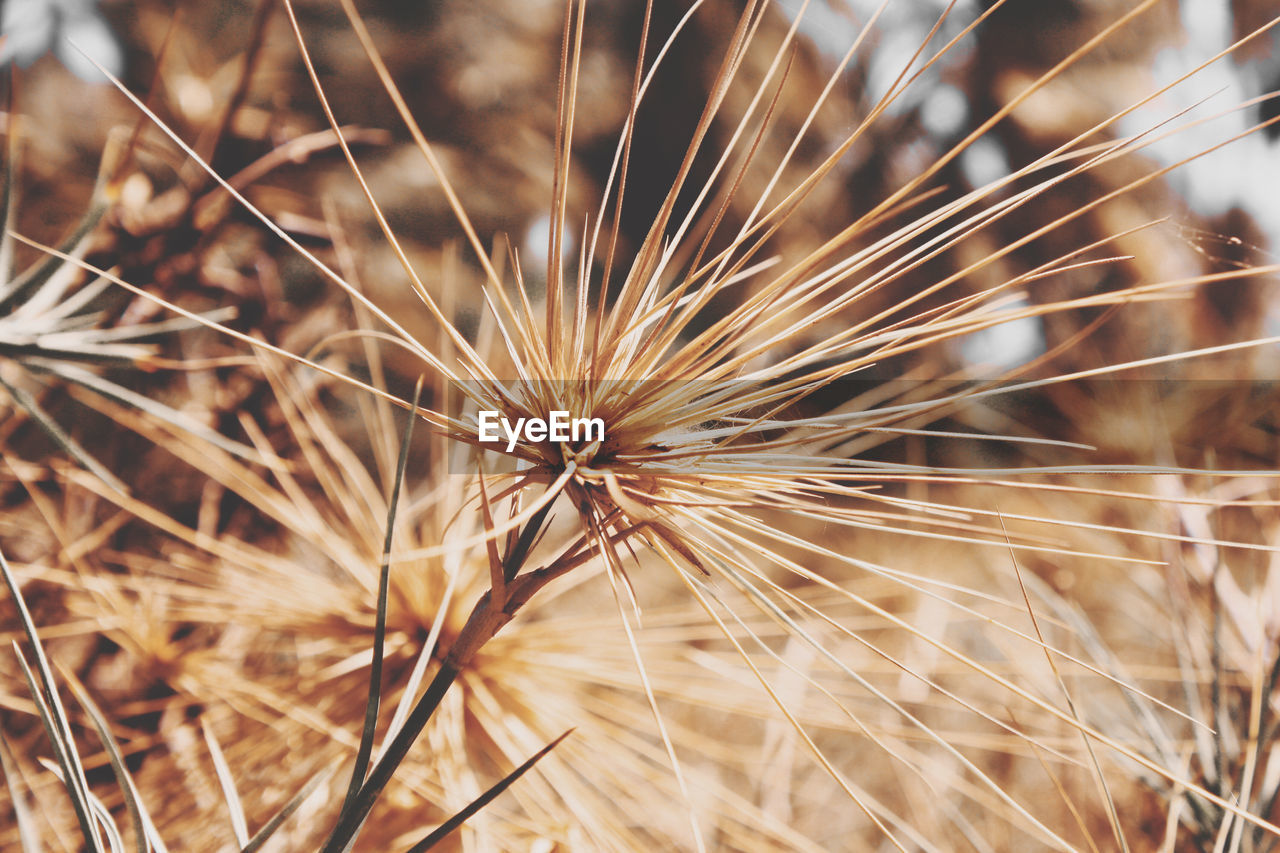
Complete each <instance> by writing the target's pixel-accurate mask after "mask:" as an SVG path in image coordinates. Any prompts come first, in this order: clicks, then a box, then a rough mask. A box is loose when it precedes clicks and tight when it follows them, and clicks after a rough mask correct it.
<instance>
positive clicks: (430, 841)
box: [409, 729, 573, 853]
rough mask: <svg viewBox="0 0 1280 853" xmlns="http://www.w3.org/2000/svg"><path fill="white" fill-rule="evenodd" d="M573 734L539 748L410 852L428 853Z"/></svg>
mask: <svg viewBox="0 0 1280 853" xmlns="http://www.w3.org/2000/svg"><path fill="white" fill-rule="evenodd" d="M571 734H573V729H569V731H567V732H565V733H564V734H562V735H560V737H558V738H556V739H555V740H553V741H552V742H551V743H549V744H547V745H546V746H544V747H543V748H542V749H540V750H538V751H537V752H536V753H534V754H533V755H531V756H530V757H529V760H528V761H526V762H525V763H524V764H521V765H520V766H519V767H517V768H516V769H515V770H512V771H511V772H510V773H508V774H507V775H506V776H505V777H503V779H502V781H500V782H498V783H497V784H495V785H494V786H493V787H492V788H490V789H489V790H487V791H485V792H484V793H483V794H481V795H480V796H479V797H477V798H476V799H474V800H472V801H471V802H470V803H469V804H468V805H467V807H466V808H465V809H463V810H462V811H460V812H458V813H457V814H455V815H454V816H453V817H451V818H449V819H448V820H447V821H445V822H444V823H442V824H440V826H439V827H438V828H437V829H435V830H434V831H433V832H432V833H431V834H430V835H428V836H427V837H426V838H424V839H422V840H421V841H419V842H418V843H417V844H415V845H413V846H412V847H410V848H409V853H426V851H427V850H430V849H431V848H432V847H435V846H436V845H437V844H439V843H440V842H441V841H444V839H445V838H447V837H448V836H449V834H450V833H451V832H453V831H454V830H455V829H457V828H458V827H460V826H462V824H464V823H466V822H467V820H468V819H469V818H470V817H471V816H472V815H474V814H475V813H476V812H478V811H480V810H481V809H482V808H484V807H485V806H487V805H489V803H491V802H493V800H494V799H495V798H497V797H498V796H499V795H500V794H501V793H502V792H503V791H505V790H507V789H508V788H510V787H511V786H512V785H513V784H515V782H516V780H517V779H519V778H520V777H521V776H523V775H524V774H525V773H528V772H529V771H530V770H532V769H533V766H534V765H535V764H537V763H538V762H539V761H541V760H542V759H543V757H544V756H546V755H547V753H549V752H551V750H553V749H555V748H556V747H557V746H559V745H560V742H561V741H562V740H564V739H565V738H567V737H568V736H569V735H571Z"/></svg>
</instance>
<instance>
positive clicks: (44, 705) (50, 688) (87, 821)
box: [0, 551, 103, 851]
mask: <svg viewBox="0 0 1280 853" xmlns="http://www.w3.org/2000/svg"><path fill="white" fill-rule="evenodd" d="M0 573H3V574H4V582H5V585H6V586H7V587H8V588H9V597H10V598H11V599H12V601H13V603H14V606H15V607H16V608H17V610H18V615H19V617H20V619H21V623H22V630H23V632H24V633H25V634H26V637H27V642H28V643H29V644H30V645H31V649H32V653H33V654H34V656H35V662H36V672H37V673H38V674H39V680H38V681H37V679H36V676H35V674H33V673H32V671H31V668H30V666H29V665H28V664H27V660H26V657H25V656H24V655H23V654H22V650H21V649H19V648H18V644H17V643H16V642H14V644H13V650H14V654H16V655H17V657H18V663H19V664H20V665H21V667H22V673H23V675H24V676H25V678H26V680H27V687H28V689H29V690H30V691H31V698H32V699H33V700H35V703H36V708H37V710H38V712H39V715H40V723H41V724H42V725H43V726H44V730H45V734H46V735H48V737H49V743H50V746H51V747H52V748H53V753H54V756H55V757H56V759H57V763H58V767H60V768H61V771H62V772H61V776H62V779H63V784H64V786H65V788H66V792H67V796H68V797H70V798H71V805H72V807H73V808H74V809H75V813H76V820H77V821H78V822H79V824H80V832H81V835H82V837H83V839H84V843H85V844H86V845H87V846H88V847H89V848H90V849H91V850H94V851H102V850H103V847H102V840H101V839H102V836H101V835H100V834H99V833H98V826H97V824H96V823H95V821H96V818H95V816H94V807H93V803H92V800H91V795H90V792H89V783H88V782H87V781H86V779H85V775H84V767H83V766H82V764H81V763H80V756H79V753H78V751H77V749H76V742H75V738H74V736H73V735H72V733H71V724H70V721H69V720H68V719H67V712H66V710H65V709H64V708H63V705H62V700H61V699H60V698H59V696H58V690H57V685H56V684H55V682H54V680H53V670H52V668H51V667H50V665H49V660H48V658H46V657H45V653H44V646H43V645H41V643H40V637H39V635H38V634H37V633H36V627H35V623H34V622H33V621H32V619H31V612H30V611H29V610H28V609H27V604H26V601H25V600H24V599H23V597H22V591H21V590H20V589H19V588H18V582H17V579H16V578H15V577H14V575H13V572H12V570H11V569H10V568H9V561H8V560H6V559H5V556H4V553H3V552H2V551H0Z"/></svg>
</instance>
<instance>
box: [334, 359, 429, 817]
mask: <svg viewBox="0 0 1280 853" xmlns="http://www.w3.org/2000/svg"><path fill="white" fill-rule="evenodd" d="M421 395H422V378H421V377H419V378H418V384H417V386H416V387H415V388H414V389H413V405H411V406H410V407H409V416H408V417H407V418H406V419H405V425H404V434H403V435H402V436H401V437H400V458H399V460H398V461H397V462H396V474H395V479H394V480H393V481H392V484H391V496H390V498H389V499H388V501H387V534H386V538H385V539H384V540H383V543H382V561H381V565H380V566H379V568H378V604H377V615H376V617H375V622H374V629H373V663H372V664H371V665H370V667H369V701H368V704H367V705H366V706H365V712H364V727H363V729H362V730H361V732H360V748H359V749H358V750H357V751H356V761H355V766H354V767H353V768H352V770H351V782H350V784H349V785H348V786H347V794H346V796H345V797H344V798H343V800H342V808H341V810H340V811H339V813H338V823H339V824H341V823H342V822H343V820H344V819H345V817H346V815H347V813H348V811H349V810H350V809H351V807H352V805H353V804H354V803H355V799H356V795H357V794H359V793H360V788H361V786H363V785H364V781H365V773H366V772H367V770H368V769H369V757H370V755H372V754H373V739H374V733H375V730H376V729H377V726H378V708H379V705H380V703H381V701H382V662H383V656H384V653H385V651H386V638H387V592H388V589H389V588H390V575H391V544H392V540H393V537H394V536H395V528H396V510H397V509H399V507H400V493H401V491H402V489H403V487H404V469H405V465H406V464H407V463H408V461H409V446H410V443H411V442H412V440H413V424H414V421H416V420H417V419H418V402H419V400H420V398H421Z"/></svg>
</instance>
